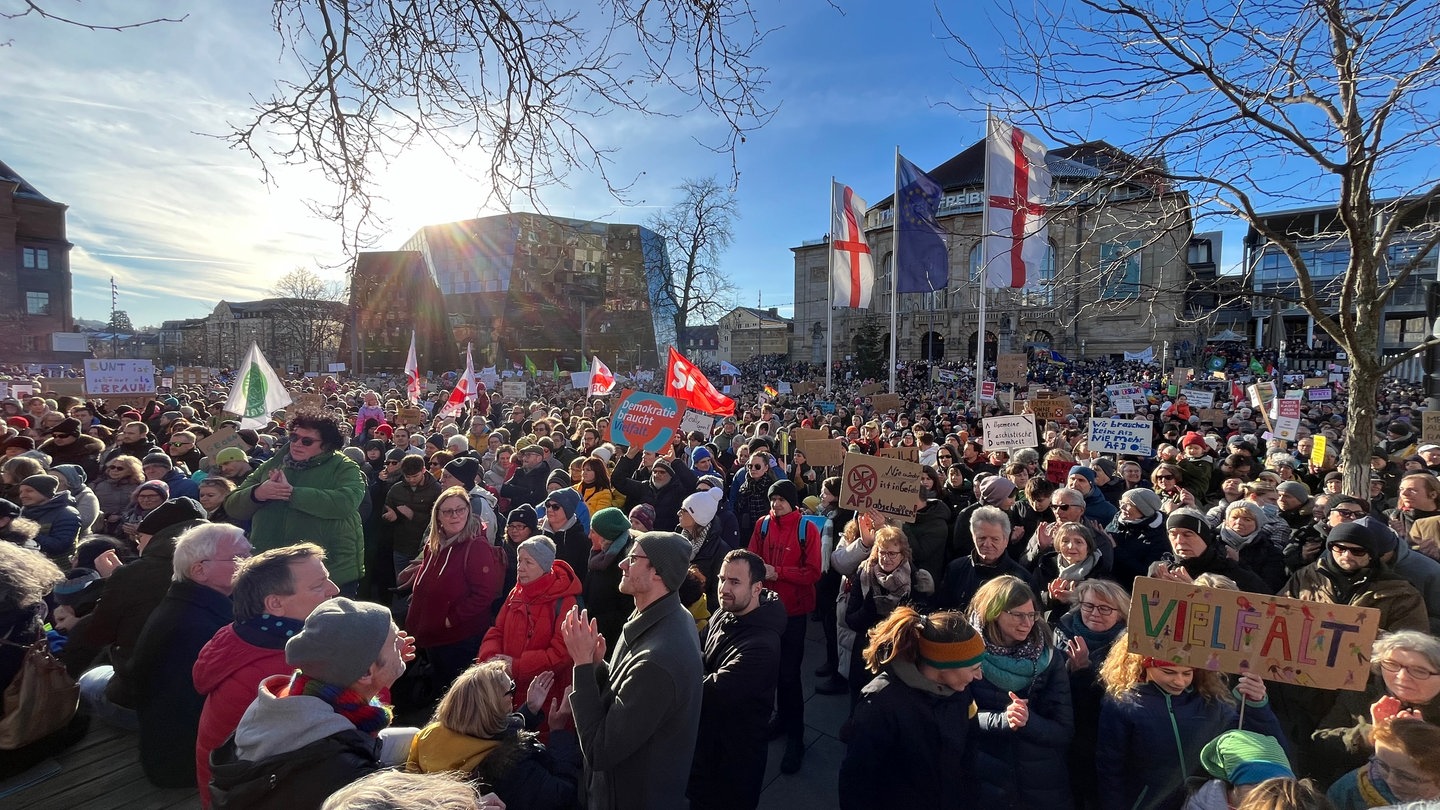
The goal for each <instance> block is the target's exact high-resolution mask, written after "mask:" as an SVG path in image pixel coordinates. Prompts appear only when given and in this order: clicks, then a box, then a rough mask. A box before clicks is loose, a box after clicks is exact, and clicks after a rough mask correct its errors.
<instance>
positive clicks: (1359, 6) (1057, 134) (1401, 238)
mask: <svg viewBox="0 0 1440 810" xmlns="http://www.w3.org/2000/svg"><path fill="white" fill-rule="evenodd" d="M1009 8H1010V9H1011V11H1010V12H1009V16H1007V17H1006V18H1005V21H1004V23H1003V25H1002V27H1003V28H1005V29H1010V30H1004V31H1003V32H1001V34H1000V36H998V37H997V38H996V40H995V41H998V42H1001V43H1004V45H1003V46H1002V49H1001V51H1002V52H1001V53H1000V55H999V56H998V57H997V58H996V59H995V60H994V61H991V60H990V59H989V58H987V57H982V56H981V55H980V54H979V53H978V52H976V51H975V50H973V49H971V48H970V47H968V46H967V45H966V44H965V42H964V37H963V36H962V35H961V34H959V33H957V31H956V30H955V29H954V28H951V29H950V36H951V38H952V41H953V42H954V43H955V44H956V46H957V47H958V58H959V60H960V61H961V62H962V63H965V64H967V65H968V66H970V67H972V68H974V69H977V70H979V71H980V73H981V74H982V76H983V77H984V79H985V84H987V85H988V87H987V88H986V90H987V91H988V92H990V93H993V94H995V95H996V96H998V97H999V98H1000V100H1001V104H1000V106H1001V112H1002V114H1008V115H1020V116H1023V117H1025V118H1026V119H1029V120H1034V121H1038V123H1039V125H1040V127H1041V128H1042V129H1043V130H1045V131H1046V132H1047V133H1048V134H1049V135H1050V136H1051V137H1053V138H1056V139H1059V140H1061V141H1066V140H1069V141H1070V142H1078V141H1080V140H1085V139H1086V137H1085V136H1080V135H1079V133H1077V132H1076V128H1077V127H1086V128H1089V127H1094V126H1095V125H1096V123H1097V121H1108V120H1112V119H1113V120H1129V121H1131V122H1132V125H1133V127H1134V129H1135V131H1136V132H1138V134H1137V135H1135V136H1134V137H1133V139H1132V141H1133V142H1129V143H1121V144H1118V145H1120V146H1121V147H1122V148H1123V149H1125V150H1126V151H1128V152H1129V153H1131V154H1133V155H1135V156H1136V157H1137V158H1138V160H1139V162H1140V165H1142V166H1143V167H1144V171H1145V172H1147V173H1149V174H1151V175H1152V176H1155V177H1159V178H1163V179H1164V180H1165V181H1167V182H1172V183H1176V184H1181V185H1183V186H1184V187H1185V188H1187V189H1190V190H1191V191H1192V194H1193V198H1194V204H1195V207H1196V212H1197V216H1213V215H1217V214H1219V215H1225V216H1228V217H1238V218H1239V219H1240V220H1241V221H1243V222H1245V223H1246V224H1248V225H1249V226H1250V227H1251V228H1252V229H1253V230H1254V231H1255V232H1256V233H1257V234H1258V235H1259V236H1260V237H1261V238H1263V239H1265V240H1268V242H1269V243H1270V244H1271V245H1274V246H1275V247H1276V248H1278V249H1279V250H1280V251H1282V252H1283V253H1284V254H1285V256H1286V257H1287V258H1288V259H1289V262H1290V264H1291V266H1292V267H1293V270H1294V281H1293V283H1292V284H1289V285H1288V286H1281V287H1279V288H1278V289H1277V288H1266V289H1261V288H1259V285H1257V284H1254V283H1247V284H1246V290H1245V295H1247V296H1249V297H1252V298H1253V297H1266V296H1273V297H1277V298H1280V299H1283V300H1284V302H1285V304H1286V305H1287V306H1293V307H1299V308H1300V309H1302V310H1304V311H1305V312H1306V313H1308V314H1309V315H1310V316H1311V317H1313V318H1314V319H1315V323H1316V325H1317V326H1319V327H1320V328H1321V329H1323V330H1324V331H1325V332H1326V333H1327V334H1328V335H1329V336H1330V337H1331V338H1332V339H1334V341H1335V342H1336V344H1338V345H1339V346H1340V348H1341V349H1343V350H1344V351H1345V352H1346V353H1347V356H1348V358H1349V363H1350V365H1351V375H1350V389H1349V392H1348V402H1347V409H1348V438H1349V440H1348V441H1346V442H1345V447H1344V455H1343V457H1342V459H1343V462H1344V463H1343V465H1342V466H1343V468H1344V470H1345V489H1346V491H1348V492H1353V493H1361V492H1363V491H1364V490H1365V488H1366V484H1365V482H1364V476H1366V475H1367V474H1368V473H1367V469H1368V463H1369V454H1370V451H1371V447H1372V444H1373V441H1372V439H1373V437H1374V436H1375V432H1374V424H1375V407H1376V394H1377V391H1378V387H1379V385H1380V382H1381V379H1382V378H1383V377H1384V375H1385V374H1386V373H1387V372H1389V371H1390V370H1392V369H1393V368H1394V367H1395V366H1396V365H1398V364H1399V363H1400V362H1402V361H1404V360H1405V359H1407V358H1408V357H1409V356H1413V355H1414V354H1415V353H1418V352H1420V351H1423V350H1425V349H1426V348H1428V347H1429V345H1431V343H1433V342H1434V341H1431V340H1427V341H1425V342H1423V343H1421V344H1420V345H1418V346H1416V347H1414V349H1412V350H1411V351H1409V352H1405V353H1401V354H1397V355H1395V356H1390V357H1383V358H1382V357H1381V356H1380V351H1379V349H1380V330H1381V328H1382V326H1383V320H1384V309H1385V306H1386V303H1387V302H1388V301H1389V299H1390V298H1391V296H1392V294H1393V293H1394V292H1395V291H1396V289H1397V288H1399V287H1400V285H1402V284H1404V283H1405V281H1406V279H1407V278H1408V277H1409V276H1410V275H1411V274H1412V273H1413V272H1414V271H1416V269H1417V268H1419V267H1420V266H1421V263H1422V262H1423V261H1427V257H1430V258H1429V259H1428V261H1430V262H1433V261H1434V259H1433V256H1431V252H1432V249H1434V248H1435V247H1436V245H1437V243H1440V229H1437V228H1436V227H1435V225H1434V218H1433V217H1428V216H1426V214H1427V212H1428V209H1429V208H1430V207H1431V205H1432V203H1434V202H1435V201H1436V197H1437V194H1440V185H1437V182H1436V177H1435V174H1434V173H1435V171H1436V169H1435V166H1434V162H1433V160H1427V159H1425V158H1424V156H1422V154H1421V152H1422V150H1425V149H1428V148H1430V147H1431V146H1432V145H1433V143H1434V141H1435V135H1436V131H1437V126H1440V107H1437V106H1436V105H1435V104H1434V103H1433V99H1434V97H1433V92H1434V90H1435V89H1436V86H1437V83H1440V51H1437V50H1436V48H1435V45H1434V43H1435V42H1436V41H1437V38H1440V5H1437V4H1434V3H1417V2H1410V0H1378V2H1368V3H1358V2H1349V3H1347V2H1344V0H1311V1H1310V2H1297V1H1296V0H1291V1H1290V2H1282V3H1260V4H1255V3H1249V4H1243V5H1240V6H1236V5H1235V4H1234V3H1222V2H1219V0H1205V1H1204V2H1202V3H1199V4H1196V3H1188V2H1179V1H1178V0H1175V1H1174V2H1139V1H1138V0H1080V2H1078V3H1073V4H1068V5H1062V6H1055V5H1050V6H1045V5H1040V6H1035V7H1033V8H1034V10H1033V11H1031V10H1030V7H1021V6H1010V7H1009ZM967 26H968V27H967V29H966V30H967V33H968V31H969V30H973V24H967ZM987 41H990V40H988V39H987ZM994 97H995V96H992V98H991V100H992V103H993V101H994ZM1116 134H1117V133H1116V132H1115V130H1114V129H1113V128H1107V130H1106V136H1107V137H1113V136H1115V135H1116ZM1329 200H1334V201H1335V207H1336V215H1335V216H1334V217H1333V218H1329V219H1327V220H1326V221H1325V222H1323V223H1321V227H1319V228H1318V229H1307V230H1306V231H1305V232H1304V233H1301V232H1298V231H1297V230H1296V229H1293V228H1287V227H1277V226H1276V225H1274V224H1272V221H1270V220H1267V219H1266V218H1265V217H1262V216H1261V213H1262V212H1263V211H1265V210H1266V209H1269V210H1277V209H1283V208H1294V207H1300V206H1305V207H1310V206H1314V205H1315V204H1316V201H1329ZM1317 219H1320V218H1317ZM1327 239H1328V240H1332V241H1333V243H1334V244H1337V245H1342V246H1344V247H1345V248H1346V249H1348V251H1349V259H1348V264H1347V265H1346V267H1345V269H1344V272H1343V274H1342V275H1340V276H1339V277H1336V278H1334V279H1333V281H1332V280H1331V279H1330V278H1328V277H1325V276H1322V275H1321V274H1320V273H1318V272H1316V268H1312V267H1310V266H1309V265H1308V263H1307V258H1306V256H1305V253H1304V246H1305V245H1306V244H1314V243H1315V242H1316V241H1323V240H1327ZM1402 243H1403V244H1404V246H1405V247H1406V248H1407V249H1406V250H1404V251H1398V252H1397V251H1395V250H1393V249H1394V248H1396V247H1399V246H1401V245H1402ZM1253 270H1254V268H1246V271H1247V273H1249V272H1253ZM1249 281H1251V279H1249V278H1247V282H1249Z"/></svg>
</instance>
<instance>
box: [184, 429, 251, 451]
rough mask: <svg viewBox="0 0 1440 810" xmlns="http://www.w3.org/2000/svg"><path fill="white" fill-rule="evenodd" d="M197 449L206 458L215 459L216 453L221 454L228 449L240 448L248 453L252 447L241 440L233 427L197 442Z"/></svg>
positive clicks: (218, 431) (220, 430)
mask: <svg viewBox="0 0 1440 810" xmlns="http://www.w3.org/2000/svg"><path fill="white" fill-rule="evenodd" d="M195 447H196V449H198V450H199V451H200V452H201V453H204V454H205V457H206V458H215V454H216V453H219V452H220V451H221V450H224V449H225V448H227V447H238V448H240V449H241V450H245V451H247V452H248V451H249V448H250V446H249V445H247V444H246V443H245V440H244V439H242V438H240V434H238V433H236V432H235V428H232V427H223V428H220V429H219V430H217V431H215V432H214V433H211V434H210V435H209V436H206V437H205V438H203V439H200V440H199V441H197V442H195Z"/></svg>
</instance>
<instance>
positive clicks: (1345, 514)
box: [1330, 509, 1365, 520]
mask: <svg viewBox="0 0 1440 810" xmlns="http://www.w3.org/2000/svg"><path fill="white" fill-rule="evenodd" d="M1330 512H1331V513H1332V514H1336V515H1339V516H1340V517H1342V518H1344V519H1346V520H1357V519H1359V518H1362V517H1365V513H1364V512H1363V511H1361V510H1359V509H1331V510H1330Z"/></svg>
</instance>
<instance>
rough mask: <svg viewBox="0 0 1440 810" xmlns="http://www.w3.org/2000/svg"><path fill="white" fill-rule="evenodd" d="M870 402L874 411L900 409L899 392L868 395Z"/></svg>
mask: <svg viewBox="0 0 1440 810" xmlns="http://www.w3.org/2000/svg"><path fill="white" fill-rule="evenodd" d="M870 404H871V405H872V406H874V408H875V410H876V411H880V412H882V413H883V412H885V411H898V410H900V395H899V394H876V395H874V396H872V397H870Z"/></svg>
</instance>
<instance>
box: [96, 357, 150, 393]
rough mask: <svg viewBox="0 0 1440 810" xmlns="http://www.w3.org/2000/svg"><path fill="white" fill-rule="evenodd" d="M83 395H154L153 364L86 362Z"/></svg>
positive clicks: (107, 361) (128, 361) (147, 361)
mask: <svg viewBox="0 0 1440 810" xmlns="http://www.w3.org/2000/svg"><path fill="white" fill-rule="evenodd" d="M85 393H87V394H92V395H93V394H99V395H102V396H103V395H107V394H108V395H113V394H153V393H155V364H154V363H152V362H150V361H149V360H86V361H85Z"/></svg>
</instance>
